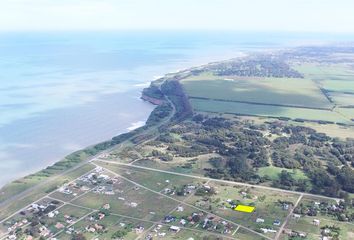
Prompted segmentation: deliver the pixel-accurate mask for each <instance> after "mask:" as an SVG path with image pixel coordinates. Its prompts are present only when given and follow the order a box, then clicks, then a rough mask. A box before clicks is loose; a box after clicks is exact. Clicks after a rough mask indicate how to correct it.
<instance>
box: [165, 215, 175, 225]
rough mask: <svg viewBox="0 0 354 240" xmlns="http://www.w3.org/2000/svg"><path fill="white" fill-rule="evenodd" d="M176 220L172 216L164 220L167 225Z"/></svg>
mask: <svg viewBox="0 0 354 240" xmlns="http://www.w3.org/2000/svg"><path fill="white" fill-rule="evenodd" d="M175 220H176V217H174V216H171V215H168V216H165V218H164V221H165V223H170V222H174V221H175Z"/></svg>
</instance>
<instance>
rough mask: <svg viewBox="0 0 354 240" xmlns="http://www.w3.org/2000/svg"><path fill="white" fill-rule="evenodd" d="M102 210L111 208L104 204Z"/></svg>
mask: <svg viewBox="0 0 354 240" xmlns="http://www.w3.org/2000/svg"><path fill="white" fill-rule="evenodd" d="M102 208H103V209H107V210H108V209H110V208H111V206H110V205H109V203H106V204H104V205H103V207H102Z"/></svg>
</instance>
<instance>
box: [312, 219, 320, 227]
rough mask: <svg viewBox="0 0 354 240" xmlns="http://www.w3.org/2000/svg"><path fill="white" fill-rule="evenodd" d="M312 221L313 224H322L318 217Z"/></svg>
mask: <svg viewBox="0 0 354 240" xmlns="http://www.w3.org/2000/svg"><path fill="white" fill-rule="evenodd" d="M312 223H313V225H315V226H320V223H321V222H320V220H318V219H314V220H313V221H312Z"/></svg>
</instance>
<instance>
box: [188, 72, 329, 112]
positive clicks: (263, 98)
mask: <svg viewBox="0 0 354 240" xmlns="http://www.w3.org/2000/svg"><path fill="white" fill-rule="evenodd" d="M182 84H183V86H184V88H185V90H186V92H187V94H188V96H193V97H204V98H211V99H224V100H234V101H247V102H258V103H266V104H283V105H293V106H305V107H316V108H317V107H320V108H328V107H330V106H331V104H330V102H329V101H328V100H327V99H326V98H325V96H324V95H323V94H322V93H321V91H320V90H319V88H318V87H317V86H316V84H315V83H314V82H313V81H312V80H310V79H298V78H240V77H237V78H236V77H235V78H230V79H229V78H227V80H225V79H205V80H188V79H184V80H183V81H182Z"/></svg>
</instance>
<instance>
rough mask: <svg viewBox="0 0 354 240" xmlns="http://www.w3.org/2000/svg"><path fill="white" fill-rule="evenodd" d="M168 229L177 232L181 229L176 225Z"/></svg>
mask: <svg viewBox="0 0 354 240" xmlns="http://www.w3.org/2000/svg"><path fill="white" fill-rule="evenodd" d="M170 231H172V232H175V233H178V232H179V231H181V228H180V227H177V226H171V227H170Z"/></svg>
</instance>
